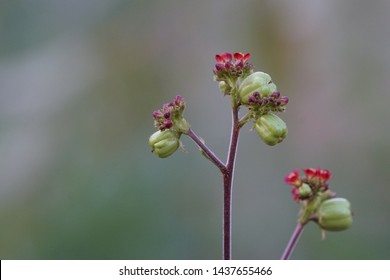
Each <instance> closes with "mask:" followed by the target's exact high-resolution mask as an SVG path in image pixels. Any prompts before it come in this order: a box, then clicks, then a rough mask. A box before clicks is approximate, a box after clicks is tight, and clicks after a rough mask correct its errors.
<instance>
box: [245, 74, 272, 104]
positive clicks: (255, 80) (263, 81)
mask: <svg viewBox="0 0 390 280" xmlns="http://www.w3.org/2000/svg"><path fill="white" fill-rule="evenodd" d="M276 90H277V89H276V85H275V84H274V83H273V82H272V80H271V76H270V75H268V74H267V73H264V72H255V73H252V74H250V75H249V76H248V77H246V78H245V79H244V80H243V81H242V83H241V84H240V86H239V87H238V96H239V97H240V100H241V103H242V104H246V105H247V104H248V98H249V96H251V95H252V93H254V92H258V93H260V96H261V97H268V96H270V95H271V94H272V93H273V92H275V91H276Z"/></svg>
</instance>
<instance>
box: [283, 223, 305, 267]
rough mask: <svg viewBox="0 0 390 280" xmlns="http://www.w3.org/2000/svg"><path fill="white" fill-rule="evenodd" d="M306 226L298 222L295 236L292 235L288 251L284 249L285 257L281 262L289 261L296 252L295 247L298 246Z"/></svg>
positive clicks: (287, 247)
mask: <svg viewBox="0 0 390 280" xmlns="http://www.w3.org/2000/svg"><path fill="white" fill-rule="evenodd" d="M304 226H305V225H304V224H302V223H300V222H298V224H297V226H296V227H295V230H294V232H293V234H292V235H291V238H290V241H289V242H288V244H287V246H286V249H284V252H283V255H282V257H281V258H280V259H281V260H288V259H289V258H290V256H291V254H292V252H293V251H294V248H295V245H296V244H297V242H298V240H299V237H300V236H301V234H302V231H303V228H304Z"/></svg>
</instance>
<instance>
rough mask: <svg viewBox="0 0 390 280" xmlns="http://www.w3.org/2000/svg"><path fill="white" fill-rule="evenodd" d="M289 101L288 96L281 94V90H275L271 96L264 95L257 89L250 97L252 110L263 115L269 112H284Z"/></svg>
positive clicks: (249, 102)
mask: <svg viewBox="0 0 390 280" xmlns="http://www.w3.org/2000/svg"><path fill="white" fill-rule="evenodd" d="M287 103H288V97H287V96H280V92H279V91H275V92H273V93H272V94H271V95H270V96H269V97H266V96H264V97H262V96H261V95H260V93H259V92H258V91H255V92H254V93H252V94H251V95H250V96H249V97H248V105H249V108H250V110H252V111H254V112H256V113H258V114H260V115H263V114H267V113H268V112H270V111H272V112H284V110H285V109H286V107H285V106H286V105H287Z"/></svg>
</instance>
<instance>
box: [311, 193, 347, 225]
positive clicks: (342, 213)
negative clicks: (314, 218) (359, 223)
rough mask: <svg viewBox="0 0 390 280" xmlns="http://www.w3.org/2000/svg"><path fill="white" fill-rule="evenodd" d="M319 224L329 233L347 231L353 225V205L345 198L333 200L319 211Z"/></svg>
mask: <svg viewBox="0 0 390 280" xmlns="http://www.w3.org/2000/svg"><path fill="white" fill-rule="evenodd" d="M318 224H319V225H320V226H321V228H323V229H325V230H329V231H341V230H346V229H347V228H349V227H350V226H351V225H352V212H351V204H350V203H349V201H348V200H346V199H345V198H331V199H328V200H325V201H324V202H322V203H321V205H320V207H319V209H318Z"/></svg>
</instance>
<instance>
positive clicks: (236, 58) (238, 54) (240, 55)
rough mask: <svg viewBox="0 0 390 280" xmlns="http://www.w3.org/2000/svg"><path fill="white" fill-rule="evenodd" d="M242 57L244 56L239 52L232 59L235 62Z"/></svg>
mask: <svg viewBox="0 0 390 280" xmlns="http://www.w3.org/2000/svg"><path fill="white" fill-rule="evenodd" d="M243 57H244V55H243V54H242V53H240V52H236V53H234V59H235V60H241V59H242V58H243Z"/></svg>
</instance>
